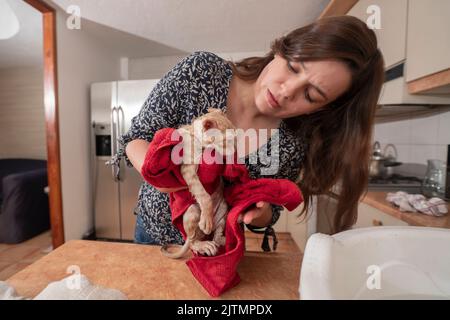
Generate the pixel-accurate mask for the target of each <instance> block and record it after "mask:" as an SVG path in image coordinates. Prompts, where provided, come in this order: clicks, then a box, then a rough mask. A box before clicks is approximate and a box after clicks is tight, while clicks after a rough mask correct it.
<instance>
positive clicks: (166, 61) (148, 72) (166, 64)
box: [128, 52, 265, 80]
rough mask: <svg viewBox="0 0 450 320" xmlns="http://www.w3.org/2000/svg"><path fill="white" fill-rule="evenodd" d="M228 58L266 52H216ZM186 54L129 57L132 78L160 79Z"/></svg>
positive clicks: (233, 58) (130, 76) (130, 77)
mask: <svg viewBox="0 0 450 320" xmlns="http://www.w3.org/2000/svg"><path fill="white" fill-rule="evenodd" d="M214 53H215V54H217V55H218V56H219V57H222V58H223V59H226V60H232V61H238V60H240V59H243V58H246V57H250V56H263V55H264V54H265V52H214ZM184 57H185V56H161V57H148V58H139V59H129V66H128V73H129V79H130V80H139V79H158V78H161V77H162V76H163V75H164V74H165V73H166V72H167V71H169V70H170V69H172V68H173V67H174V66H175V65H176V64H177V62H178V61H180V60H181V59H183V58H184Z"/></svg>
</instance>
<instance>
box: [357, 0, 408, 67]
mask: <svg viewBox="0 0 450 320" xmlns="http://www.w3.org/2000/svg"><path fill="white" fill-rule="evenodd" d="M373 5H375V6H377V7H378V8H379V13H380V16H379V17H380V27H381V28H380V29H374V31H375V34H376V35H377V40H378V47H379V48H380V50H381V52H382V53H383V57H384V62H385V66H386V69H388V68H390V67H392V66H393V65H396V64H398V63H400V62H402V61H404V60H405V58H406V28H407V12H408V0H395V1H392V0H360V1H358V2H357V3H356V4H355V5H354V6H353V8H351V9H350V11H349V12H348V15H351V16H354V17H357V18H359V19H361V20H362V21H364V22H367V19H368V18H369V17H371V15H373V14H374V12H373V11H369V12H367V11H368V9H369V8H370V6H373Z"/></svg>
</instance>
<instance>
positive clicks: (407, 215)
mask: <svg viewBox="0 0 450 320" xmlns="http://www.w3.org/2000/svg"><path fill="white" fill-rule="evenodd" d="M386 195H387V192H382V191H369V192H367V194H366V196H365V197H364V199H363V200H362V202H364V203H366V204H368V205H370V206H372V207H374V208H376V209H378V210H381V211H383V212H384V213H387V214H389V215H391V216H393V217H395V218H397V219H400V220H402V221H404V222H406V223H408V224H410V225H412V226H422V227H436V228H450V203H448V202H447V209H448V211H449V213H447V215H445V216H443V217H433V216H428V215H426V214H423V213H414V212H402V211H400V210H398V209H397V208H396V207H395V206H394V205H393V204H391V203H390V202H388V201H387V200H386Z"/></svg>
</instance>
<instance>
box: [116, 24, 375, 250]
mask: <svg viewBox="0 0 450 320" xmlns="http://www.w3.org/2000/svg"><path fill="white" fill-rule="evenodd" d="M383 77H384V62H383V58H382V55H381V53H380V51H379V50H378V48H377V40H376V36H375V33H374V32H373V31H372V30H370V29H368V28H367V26H366V24H365V23H363V22H362V21H360V20H358V19H357V18H354V17H351V16H340V17H330V18H324V19H320V20H318V21H316V22H314V23H312V24H310V25H307V26H305V27H302V28H299V29H296V30H294V31H292V32H290V33H289V34H287V35H286V36H284V37H281V38H280V39H277V40H275V41H274V42H273V43H272V46H271V51H270V52H269V53H268V54H267V55H266V56H264V57H251V58H247V59H244V60H242V61H240V62H238V63H233V62H230V61H224V60H222V59H221V58H219V57H218V56H216V55H214V54H212V53H208V52H195V53H194V54H192V55H190V56H188V57H186V58H185V59H183V60H182V61H180V62H179V63H178V64H177V65H176V66H175V67H174V68H173V69H172V70H171V71H169V72H168V73H167V74H166V75H165V76H164V77H163V78H162V79H161V80H160V81H159V83H158V84H157V85H156V87H155V88H154V90H153V91H152V92H151V93H150V95H149V97H148V98H147V100H146V102H145V104H144V106H143V108H142V110H141V111H140V113H139V115H138V116H136V117H135V118H134V119H133V120H132V126H131V128H130V130H129V132H128V133H126V134H125V135H124V136H123V137H122V139H121V145H122V148H121V149H120V151H119V153H118V154H117V156H116V158H115V161H116V162H117V161H119V160H120V158H121V157H122V156H125V159H126V160H127V163H128V165H133V166H134V167H135V168H136V169H137V170H138V171H139V172H140V171H141V170H140V169H141V167H142V163H143V160H144V157H145V153H146V151H147V147H148V144H149V141H151V140H152V138H153V135H154V133H155V132H156V131H157V130H159V129H161V128H164V127H178V126H180V125H182V124H186V123H190V122H191V121H192V119H193V118H194V117H197V116H199V115H201V114H204V113H206V112H207V109H208V108H209V107H216V108H220V109H222V110H223V111H224V112H225V113H226V115H227V117H228V118H229V119H230V120H231V122H232V123H233V124H234V125H235V126H236V127H237V128H241V129H244V130H247V129H250V128H252V129H256V130H261V129H279V130H278V132H277V140H278V141H279V149H278V151H279V170H278V172H277V173H276V174H275V175H272V176H271V177H272V178H288V179H291V180H292V181H296V182H297V183H298V186H299V188H300V189H301V190H302V193H303V195H304V198H305V206H304V209H303V211H302V214H303V213H305V212H307V208H308V205H309V203H310V202H311V196H313V195H317V194H322V193H326V192H327V191H328V190H329V189H330V188H331V187H333V186H334V185H336V184H338V183H339V184H340V197H339V203H338V208H337V212H336V216H335V221H334V228H335V231H336V232H338V231H342V230H345V229H348V228H349V227H351V226H352V225H353V224H354V222H355V220H356V214H357V206H358V201H359V199H360V197H361V196H362V194H363V193H364V191H365V190H366V186H367V182H368V163H369V156H370V145H371V136H372V127H373V121H374V114H375V109H376V104H377V100H378V96H379V93H380V90H381V86H382V83H383V80H384V78H383ZM269 132H270V131H269ZM268 138H269V140H268V142H267V144H263V143H262V142H261V141H258V147H259V148H260V151H262V149H264V148H266V149H267V150H270V145H271V141H272V140H273V136H272V137H270V136H269V137H268ZM267 150H265V151H266V152H267ZM256 153H257V150H250V149H248V148H247V149H246V157H245V164H246V166H247V168H248V170H249V172H250V175H251V176H252V177H254V178H258V177H261V176H262V175H261V169H262V168H263V167H264V165H263V164H261V163H259V162H258V163H256V164H255V163H253V162H254V161H250V160H251V159H253V160H254V158H252V157H253V156H255V155H256ZM269 153H270V152H269ZM171 191H174V189H159V190H157V189H155V188H154V187H153V186H151V185H148V184H147V183H144V184H143V185H142V187H141V189H140V192H139V199H138V205H137V210H136V211H137V212H136V214H137V215H138V218H137V223H136V235H135V238H136V239H135V241H136V242H139V243H149V244H164V243H179V244H181V243H182V242H183V240H182V237H181V234H180V232H179V231H178V230H176V229H175V228H174V227H173V226H172V224H171V215H170V209H169V207H168V199H169V197H168V194H167V192H171ZM280 210H281V207H279V206H275V205H271V204H270V203H264V202H259V203H257V204H256V206H255V207H254V208H251V209H250V210H248V211H247V212H246V213H245V214H244V216H243V217H242V220H243V222H244V223H245V224H246V225H247V227H248V228H249V229H250V230H255V229H258V228H260V229H262V228H265V231H264V232H265V239H264V240H265V241H264V243H265V246H264V247H263V249H264V250H270V248H268V246H267V235H269V234H272V235H274V232H273V229H272V228H271V227H272V225H273V224H274V223H275V222H276V221H277V219H278V218H279V214H280Z"/></svg>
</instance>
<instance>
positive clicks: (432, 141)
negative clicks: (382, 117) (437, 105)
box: [374, 107, 450, 164]
mask: <svg viewBox="0 0 450 320" xmlns="http://www.w3.org/2000/svg"><path fill="white" fill-rule="evenodd" d="M442 108H444V107H442ZM442 110H446V112H443V113H439V114H433V115H429V116H422V117H416V116H412V115H411V116H409V117H407V118H406V119H404V120H401V121H393V122H386V123H378V124H376V125H375V136H374V138H375V140H377V141H380V143H381V145H382V148H384V146H385V145H386V144H387V143H393V144H394V145H395V146H396V148H397V151H398V156H399V161H401V162H410V163H421V164H426V163H427V159H440V160H443V161H447V145H448V144H450V111H449V109H448V108H446V109H442Z"/></svg>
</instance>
